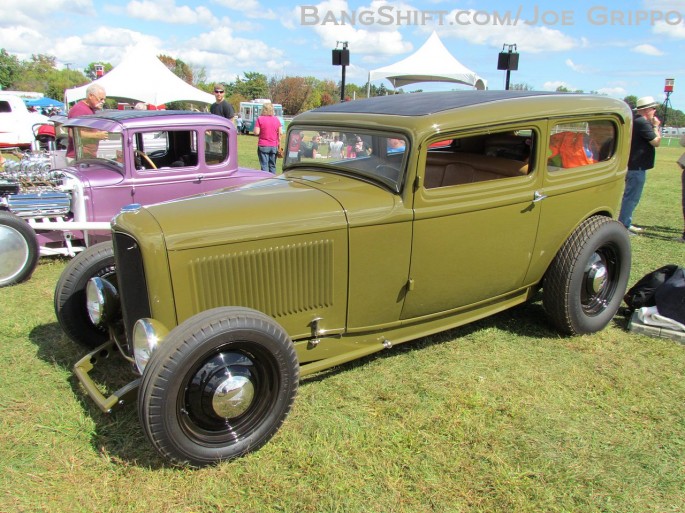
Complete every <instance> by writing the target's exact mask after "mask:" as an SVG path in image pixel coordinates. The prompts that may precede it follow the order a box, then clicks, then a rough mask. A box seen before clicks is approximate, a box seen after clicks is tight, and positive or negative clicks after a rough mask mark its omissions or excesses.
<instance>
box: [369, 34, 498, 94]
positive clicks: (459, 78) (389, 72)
mask: <svg viewBox="0 0 685 513" xmlns="http://www.w3.org/2000/svg"><path fill="white" fill-rule="evenodd" d="M384 78H385V79H388V80H389V81H390V82H391V83H392V85H393V88H397V87H402V86H406V85H409V84H415V83H416V82H453V83H457V84H465V85H468V86H471V87H474V88H476V89H481V90H482V89H485V86H486V83H485V81H484V80H483V79H482V78H480V77H479V76H478V75H477V74H476V73H474V72H473V71H471V70H470V69H468V68H467V67H466V66H464V65H463V64H462V63H461V62H459V61H458V60H457V59H455V58H454V57H453V56H452V54H451V53H450V52H449V51H448V50H447V48H445V45H444V44H442V41H440V38H439V37H438V34H437V33H436V32H433V33H432V34H431V36H430V37H429V38H428V40H427V41H426V42H425V43H424V44H423V46H422V47H421V48H419V49H418V50H417V51H416V52H414V53H413V54H412V55H410V56H409V57H407V58H406V59H403V60H401V61H399V62H396V63H395V64H391V65H390V66H385V67H384V68H378V69H374V70H371V71H370V72H369V89H370V88H371V82H372V81H374V80H382V79H384Z"/></svg>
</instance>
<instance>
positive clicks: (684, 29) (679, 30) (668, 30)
mask: <svg viewBox="0 0 685 513" xmlns="http://www.w3.org/2000/svg"><path fill="white" fill-rule="evenodd" d="M652 31H653V32H654V33H655V34H658V35H660V36H666V37H670V38H673V39H685V23H680V24H679V25H670V24H668V23H665V22H658V23H655V24H654V28H653V29H652Z"/></svg>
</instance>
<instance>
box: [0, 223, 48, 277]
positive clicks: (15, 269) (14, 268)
mask: <svg viewBox="0 0 685 513" xmlns="http://www.w3.org/2000/svg"><path fill="white" fill-rule="evenodd" d="M39 256H40V251H39V248H38V241H37V240H36V232H35V231H33V228H31V225H29V224H28V223H27V222H26V221H24V220H23V219H22V218H20V217H17V216H16V215H14V214H12V213H11V212H0V287H6V286H8V285H15V284H17V283H21V282H22V281H25V280H28V279H29V278H30V277H31V275H32V274H33V271H34V270H35V269H36V265H38V257H39Z"/></svg>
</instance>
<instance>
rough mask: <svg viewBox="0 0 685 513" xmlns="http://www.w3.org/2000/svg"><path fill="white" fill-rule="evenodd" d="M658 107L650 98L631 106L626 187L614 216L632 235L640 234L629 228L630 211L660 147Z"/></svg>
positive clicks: (640, 229)
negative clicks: (632, 108) (631, 134)
mask: <svg viewBox="0 0 685 513" xmlns="http://www.w3.org/2000/svg"><path fill="white" fill-rule="evenodd" d="M658 105H659V104H658V103H657V102H656V101H655V100H654V98H653V97H651V96H645V97H643V98H640V99H638V100H637V104H636V105H635V110H636V112H635V114H634V116H633V139H632V141H631V145H630V158H629V160H628V174H627V175H626V188H625V190H624V191H623V201H622V203H621V213H620V214H619V216H618V220H619V221H621V222H622V223H623V225H624V226H625V227H626V228H628V229H629V230H630V231H631V232H633V233H639V232H641V231H643V228H638V227H636V226H633V224H632V222H633V212H634V211H635V208H636V207H637V204H638V203H639V202H640V197H641V196H642V189H643V188H644V186H645V181H646V179H647V170H648V169H652V168H653V167H654V160H655V157H656V150H655V148H656V147H657V146H659V144H661V130H660V127H661V121H660V120H659V118H657V117H656V115H655V114H656V108H657V107H658Z"/></svg>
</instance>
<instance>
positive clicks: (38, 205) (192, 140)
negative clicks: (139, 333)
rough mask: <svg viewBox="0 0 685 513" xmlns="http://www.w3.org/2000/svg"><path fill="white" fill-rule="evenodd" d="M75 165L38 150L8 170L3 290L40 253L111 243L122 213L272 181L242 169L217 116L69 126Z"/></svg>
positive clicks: (161, 114) (1, 231) (0, 247)
mask: <svg viewBox="0 0 685 513" xmlns="http://www.w3.org/2000/svg"><path fill="white" fill-rule="evenodd" d="M65 126H66V127H68V128H69V129H70V130H71V132H72V134H73V140H74V150H75V151H74V158H73V160H72V161H71V163H70V165H68V166H67V167H63V168H60V169H57V167H60V166H59V161H60V157H61V158H62V162H65V160H64V156H63V153H64V150H63V151H62V155H60V154H59V152H58V151H46V152H44V153H42V154H41V153H40V152H34V153H31V154H27V155H25V157H24V158H23V159H22V160H21V161H20V162H13V163H9V161H8V164H7V165H6V169H5V170H4V172H3V173H2V174H0V287H2V286H6V285H12V284H15V283H19V282H21V281H24V280H26V279H28V278H29V277H30V276H31V274H32V273H33V270H34V269H35V266H36V263H37V260H38V257H39V256H41V255H66V256H74V255H75V254H76V253H78V252H80V251H83V250H84V249H85V248H86V247H88V246H90V245H92V244H94V243H96V242H101V241H105V240H109V239H110V238H111V231H110V220H111V219H112V217H114V215H115V214H117V213H118V212H119V211H120V209H121V207H123V206H125V205H128V204H132V203H137V204H142V205H147V204H151V203H158V202H161V201H166V200H169V199H173V198H178V197H181V196H189V195H192V194H196V193H202V192H206V191H210V190H215V189H220V188H224V187H230V186H233V185H240V184H243V183H246V182H250V181H254V180H258V179H261V178H264V177H269V176H272V175H270V174H268V173H264V172H262V171H258V170H252V169H245V168H240V167H238V156H237V140H236V130H235V127H234V126H233V124H232V123H231V122H229V121H228V120H226V119H224V118H222V117H220V116H215V115H213V114H204V113H197V112H189V111H138V110H126V111H104V112H102V113H100V114H96V115H93V116H84V117H81V118H75V119H72V120H69V122H68V123H66V124H65Z"/></svg>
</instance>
